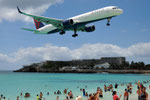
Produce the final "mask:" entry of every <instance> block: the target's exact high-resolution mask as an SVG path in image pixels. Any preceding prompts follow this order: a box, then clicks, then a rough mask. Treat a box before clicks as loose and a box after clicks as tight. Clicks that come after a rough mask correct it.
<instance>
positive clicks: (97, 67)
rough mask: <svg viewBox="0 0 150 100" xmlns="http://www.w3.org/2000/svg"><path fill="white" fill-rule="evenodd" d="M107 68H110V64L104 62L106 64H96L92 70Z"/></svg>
mask: <svg viewBox="0 0 150 100" xmlns="http://www.w3.org/2000/svg"><path fill="white" fill-rule="evenodd" d="M109 67H110V64H109V63H108V62H106V63H103V64H97V65H95V66H94V69H102V68H104V69H107V68H109Z"/></svg>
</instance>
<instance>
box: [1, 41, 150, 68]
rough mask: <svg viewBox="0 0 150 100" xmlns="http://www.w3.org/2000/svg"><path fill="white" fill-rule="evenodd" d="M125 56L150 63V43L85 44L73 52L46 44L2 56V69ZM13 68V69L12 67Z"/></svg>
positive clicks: (66, 48)
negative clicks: (48, 61) (126, 44)
mask: <svg viewBox="0 0 150 100" xmlns="http://www.w3.org/2000/svg"><path fill="white" fill-rule="evenodd" d="M115 56H125V57H127V60H133V61H145V62H146V63H150V62H149V61H150V43H138V44H135V45H132V46H130V47H128V48H121V47H119V46H117V45H113V44H102V43H97V44H85V45H83V46H81V47H80V48H77V49H74V50H71V49H70V48H68V47H59V46H54V45H51V44H46V45H44V46H42V47H29V48H22V49H19V50H18V51H16V52H14V53H11V54H7V55H6V54H0V66H3V68H1V69H18V68H20V67H21V66H22V65H24V64H31V63H35V62H40V61H45V60H64V61H65V60H72V59H93V58H94V59H99V58H101V57H115ZM10 66H11V67H10Z"/></svg>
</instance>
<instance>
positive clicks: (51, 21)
mask: <svg viewBox="0 0 150 100" xmlns="http://www.w3.org/2000/svg"><path fill="white" fill-rule="evenodd" d="M17 9H18V12H19V13H20V14H23V15H26V16H29V17H32V18H34V19H35V20H38V21H41V22H44V23H46V24H52V25H54V26H56V27H61V24H62V22H63V20H61V19H55V18H48V17H43V16H35V15H31V14H27V13H24V12H22V11H21V10H20V9H19V7H17Z"/></svg>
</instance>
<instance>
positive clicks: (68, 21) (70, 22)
mask: <svg viewBox="0 0 150 100" xmlns="http://www.w3.org/2000/svg"><path fill="white" fill-rule="evenodd" d="M62 24H63V26H64V27H69V26H72V25H73V24H74V21H73V19H69V20H65V21H63V23H62Z"/></svg>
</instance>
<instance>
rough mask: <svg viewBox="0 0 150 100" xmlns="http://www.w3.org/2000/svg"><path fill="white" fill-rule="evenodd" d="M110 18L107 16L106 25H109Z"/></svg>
mask: <svg viewBox="0 0 150 100" xmlns="http://www.w3.org/2000/svg"><path fill="white" fill-rule="evenodd" d="M110 19H111V18H107V24H106V25H107V26H110Z"/></svg>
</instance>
